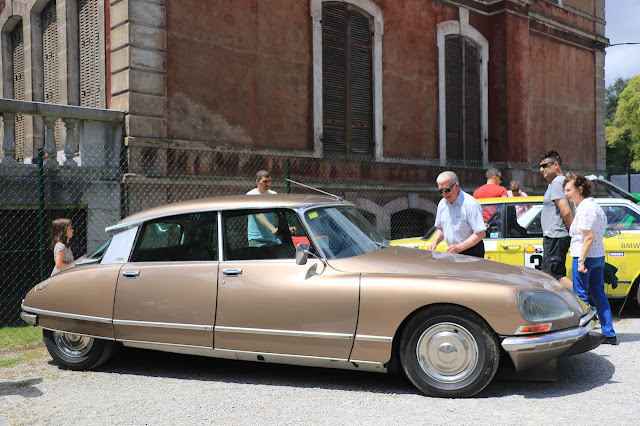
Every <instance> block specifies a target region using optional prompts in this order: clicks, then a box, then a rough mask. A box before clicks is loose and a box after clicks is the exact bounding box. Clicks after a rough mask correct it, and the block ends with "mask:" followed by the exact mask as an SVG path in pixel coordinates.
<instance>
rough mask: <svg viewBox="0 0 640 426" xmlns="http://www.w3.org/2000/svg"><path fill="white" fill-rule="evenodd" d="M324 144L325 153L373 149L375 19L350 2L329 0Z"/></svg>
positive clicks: (324, 22)
mask: <svg viewBox="0 0 640 426" xmlns="http://www.w3.org/2000/svg"><path fill="white" fill-rule="evenodd" d="M322 28H323V51H322V63H323V120H324V126H323V127H324V130H323V143H324V149H325V151H326V152H339V153H354V154H369V155H370V154H371V153H372V152H373V96H372V87H373V84H372V81H373V80H372V72H371V68H372V43H371V20H370V18H368V17H367V16H366V15H364V14H362V13H360V12H359V11H357V10H355V9H353V8H351V7H349V6H348V5H347V4H345V3H325V5H324V7H323V12H322Z"/></svg>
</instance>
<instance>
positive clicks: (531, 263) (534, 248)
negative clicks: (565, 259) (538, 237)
mask: <svg viewBox="0 0 640 426" xmlns="http://www.w3.org/2000/svg"><path fill="white" fill-rule="evenodd" d="M542 253H543V251H542V244H527V245H526V246H524V266H527V267H529V268H536V269H538V270H539V269H540V268H541V267H542Z"/></svg>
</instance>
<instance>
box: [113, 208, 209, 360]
mask: <svg viewBox="0 0 640 426" xmlns="http://www.w3.org/2000/svg"><path fill="white" fill-rule="evenodd" d="M217 275H218V232H217V213H216V212H204V213H192V214H186V215H178V216H171V217H166V218H161V219H157V220H154V221H150V222H147V223H145V224H144V225H142V227H141V230H140V234H139V236H138V239H137V242H136V247H135V249H134V252H133V254H132V257H131V259H130V262H129V263H126V264H125V265H124V266H123V267H122V269H121V270H120V276H119V277H118V283H117V288H116V297H115V307H114V321H113V322H114V331H115V336H116V339H118V340H129V341H139V342H156V343H171V344H179V345H189V346H201V347H208V348H211V347H213V324H214V322H215V307H216V297H217Z"/></svg>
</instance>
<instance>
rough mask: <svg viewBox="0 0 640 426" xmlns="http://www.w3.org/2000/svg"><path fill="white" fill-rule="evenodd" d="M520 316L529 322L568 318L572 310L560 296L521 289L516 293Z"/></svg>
mask: <svg viewBox="0 0 640 426" xmlns="http://www.w3.org/2000/svg"><path fill="white" fill-rule="evenodd" d="M518 305H519V306H520V314H521V315H522V318H524V319H525V320H527V321H531V322H538V321H552V320H559V319H563V318H569V317H570V316H572V315H573V312H572V311H571V309H570V308H569V306H567V304H566V303H565V302H564V300H562V299H561V298H560V297H558V296H556V295H555V294H552V293H543V292H540V291H523V292H522V293H520V294H519V295H518Z"/></svg>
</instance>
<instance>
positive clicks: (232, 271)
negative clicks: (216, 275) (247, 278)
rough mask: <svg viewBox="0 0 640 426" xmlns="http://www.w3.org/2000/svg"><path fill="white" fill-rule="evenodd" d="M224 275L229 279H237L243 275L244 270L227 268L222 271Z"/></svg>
mask: <svg viewBox="0 0 640 426" xmlns="http://www.w3.org/2000/svg"><path fill="white" fill-rule="evenodd" d="M222 273H223V274H225V275H227V276H229V277H237V276H238V275H240V274H241V273H242V268H237V269H236V268H225V269H223V270H222Z"/></svg>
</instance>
